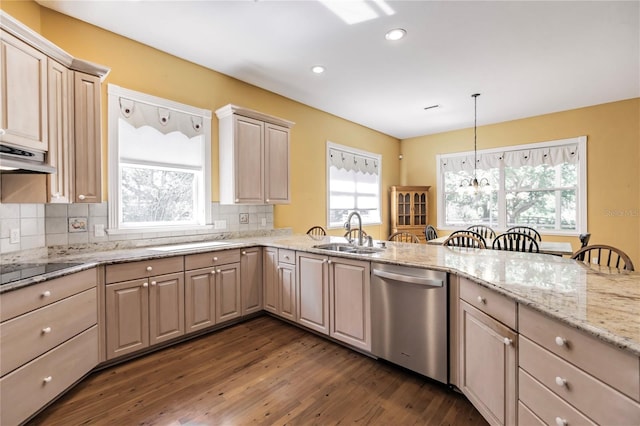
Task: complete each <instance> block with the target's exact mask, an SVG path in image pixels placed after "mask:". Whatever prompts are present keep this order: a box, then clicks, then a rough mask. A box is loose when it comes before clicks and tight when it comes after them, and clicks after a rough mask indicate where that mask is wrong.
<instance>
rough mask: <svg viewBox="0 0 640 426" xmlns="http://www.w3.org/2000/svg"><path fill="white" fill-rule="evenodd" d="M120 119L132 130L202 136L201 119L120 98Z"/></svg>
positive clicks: (191, 136)
mask: <svg viewBox="0 0 640 426" xmlns="http://www.w3.org/2000/svg"><path fill="white" fill-rule="evenodd" d="M119 100H120V118H121V119H122V120H124V121H126V122H127V123H129V124H130V125H131V126H133V127H134V128H136V129H137V128H138V127H142V126H151V127H153V128H154V129H156V130H158V131H159V132H161V133H164V134H168V133H172V132H180V133H182V134H184V135H186V136H187V137H189V138H193V137H194V136H199V135H201V134H202V129H203V123H202V120H203V119H202V117H200V116H197V115H192V114H187V113H184V112H181V111H176V110H173V109H168V108H161V107H158V106H156V105H152V104H147V103H144V102H140V101H134V100H131V99H127V98H124V97H120V98H119Z"/></svg>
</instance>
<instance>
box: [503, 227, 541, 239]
mask: <svg viewBox="0 0 640 426" xmlns="http://www.w3.org/2000/svg"><path fill="white" fill-rule="evenodd" d="M507 232H519V233H521V234H527V235H529V236H530V237H533V238H535V240H536V241H542V236H541V235H540V233H539V232H538V231H536V230H535V229H533V228H532V227H530V226H512V227H511V228H509V229H507Z"/></svg>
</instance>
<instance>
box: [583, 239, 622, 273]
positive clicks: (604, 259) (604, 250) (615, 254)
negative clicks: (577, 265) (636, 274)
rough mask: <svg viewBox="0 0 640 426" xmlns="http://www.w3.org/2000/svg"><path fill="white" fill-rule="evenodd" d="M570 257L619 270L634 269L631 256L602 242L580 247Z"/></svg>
mask: <svg viewBox="0 0 640 426" xmlns="http://www.w3.org/2000/svg"><path fill="white" fill-rule="evenodd" d="M571 258H572V259H575V260H578V261H580V262H584V263H586V264H594V265H600V266H608V267H610V268H616V269H618V270H619V271H620V270H627V271H634V268H633V263H632V262H631V258H630V257H629V256H628V255H627V254H626V253H625V252H623V251H622V250H620V249H619V248H616V247H612V246H607V245H604V244H594V245H591V246H586V247H582V248H581V249H580V250H578V251H577V252H575V253H573V255H572V256H571Z"/></svg>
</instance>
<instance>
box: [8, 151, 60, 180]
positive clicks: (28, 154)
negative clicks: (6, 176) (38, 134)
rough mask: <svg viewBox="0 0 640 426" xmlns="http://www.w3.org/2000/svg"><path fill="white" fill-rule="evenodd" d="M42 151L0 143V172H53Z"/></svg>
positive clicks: (54, 170) (53, 169) (54, 169)
mask: <svg viewBox="0 0 640 426" xmlns="http://www.w3.org/2000/svg"><path fill="white" fill-rule="evenodd" d="M55 172H56V168H55V167H52V166H50V165H49V164H47V163H45V155H44V153H43V152H37V151H29V150H26V149H24V148H14V147H12V146H9V145H2V144H0V173H55Z"/></svg>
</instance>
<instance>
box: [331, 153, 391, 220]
mask: <svg viewBox="0 0 640 426" xmlns="http://www.w3.org/2000/svg"><path fill="white" fill-rule="evenodd" d="M380 169H381V156H380V155H377V154H373V153H369V152H365V151H359V150H355V149H353V148H349V147H346V146H341V145H337V144H333V143H331V142H327V188H328V191H327V193H328V197H327V198H328V200H327V206H328V208H327V210H328V214H327V218H328V219H327V221H328V224H327V226H328V227H329V228H341V227H342V226H343V225H344V223H345V221H346V220H347V217H348V216H349V214H350V213H351V212H353V211H357V212H358V213H359V214H360V216H361V217H362V223H363V224H367V225H371V224H379V223H381V214H380Z"/></svg>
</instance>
